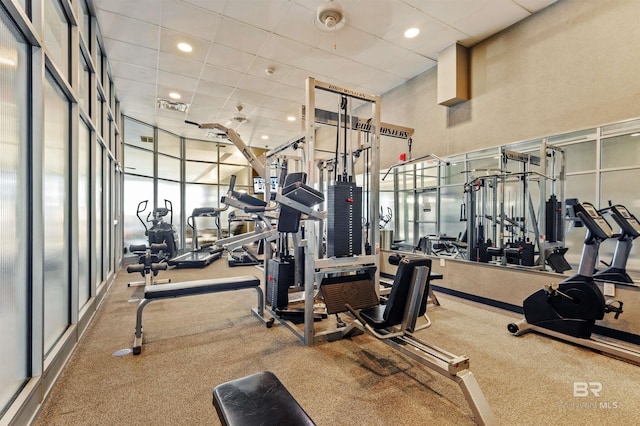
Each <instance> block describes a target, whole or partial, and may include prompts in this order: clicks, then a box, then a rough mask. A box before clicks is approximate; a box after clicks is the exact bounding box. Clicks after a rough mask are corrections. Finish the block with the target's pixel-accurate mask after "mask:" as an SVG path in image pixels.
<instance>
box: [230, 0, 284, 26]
mask: <svg viewBox="0 0 640 426" xmlns="http://www.w3.org/2000/svg"><path fill="white" fill-rule="evenodd" d="M291 6H292V4H291V2H290V1H289V0H260V1H247V0H244V1H238V0H234V1H230V2H229V3H228V4H227V8H226V9H225V11H224V14H225V16H228V17H230V18H233V19H235V20H237V21H242V22H246V23H248V24H250V25H253V26H254V27H257V28H262V29H264V30H267V31H269V32H271V31H273V30H274V29H275V28H276V26H277V25H278V23H279V22H280V20H281V19H282V17H283V16H285V15H286V13H287V11H288V10H289V7H291Z"/></svg>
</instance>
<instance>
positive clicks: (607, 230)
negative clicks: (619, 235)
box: [575, 203, 613, 240]
mask: <svg viewBox="0 0 640 426" xmlns="http://www.w3.org/2000/svg"><path fill="white" fill-rule="evenodd" d="M575 208H576V214H577V215H578V217H579V218H580V219H581V220H582V222H583V223H584V224H585V226H586V227H587V228H588V229H589V231H591V234H593V236H594V237H596V238H598V239H601V240H606V239H607V238H611V236H612V235H613V229H611V225H609V222H607V221H606V219H605V218H604V217H602V215H601V214H600V213H599V212H598V210H597V209H596V208H595V207H594V206H593V204H590V203H581V204H577V205H576V206H575Z"/></svg>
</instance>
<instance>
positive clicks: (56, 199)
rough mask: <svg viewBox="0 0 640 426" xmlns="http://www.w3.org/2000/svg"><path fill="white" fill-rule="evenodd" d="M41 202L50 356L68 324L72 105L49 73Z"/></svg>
mask: <svg viewBox="0 0 640 426" xmlns="http://www.w3.org/2000/svg"><path fill="white" fill-rule="evenodd" d="M44 95H45V96H44V153H43V167H42V175H43V182H42V193H43V197H42V203H43V212H42V213H43V215H44V217H45V219H46V220H45V221H44V238H43V239H42V240H43V242H44V256H45V260H44V262H45V270H44V350H45V353H48V352H49V350H51V348H52V347H53V345H54V344H55V342H56V341H57V340H58V338H59V337H60V336H61V335H62V333H63V332H64V331H65V330H66V328H67V325H68V324H69V279H68V270H67V269H68V268H67V263H68V258H67V241H66V238H65V235H66V229H67V228H66V227H67V223H66V220H65V217H66V216H67V215H66V205H67V193H68V190H67V189H68V186H67V173H66V171H67V170H68V169H69V164H68V145H69V127H68V123H69V102H68V101H67V99H66V98H65V95H64V93H63V92H62V90H61V89H60V88H59V87H58V85H57V84H56V83H55V81H54V80H53V78H52V77H51V76H50V75H49V73H47V78H46V80H45V85H44Z"/></svg>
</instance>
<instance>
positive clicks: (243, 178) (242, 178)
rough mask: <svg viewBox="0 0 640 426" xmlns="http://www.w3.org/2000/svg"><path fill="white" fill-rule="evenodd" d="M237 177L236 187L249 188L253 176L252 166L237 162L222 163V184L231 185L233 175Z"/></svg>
mask: <svg viewBox="0 0 640 426" xmlns="http://www.w3.org/2000/svg"><path fill="white" fill-rule="evenodd" d="M232 175H234V176H235V177H236V189H238V190H240V189H248V188H249V186H250V185H249V179H250V178H251V168H250V167H249V166H239V165H236V164H220V184H221V185H229V183H230V182H231V176H232Z"/></svg>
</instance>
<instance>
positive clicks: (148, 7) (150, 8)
mask: <svg viewBox="0 0 640 426" xmlns="http://www.w3.org/2000/svg"><path fill="white" fill-rule="evenodd" d="M94 4H95V6H96V9H98V20H101V19H102V15H101V10H106V11H109V12H113V13H118V14H120V15H123V16H128V17H130V18H135V19H139V20H142V21H145V22H150V23H152V24H156V25H158V24H159V23H160V8H159V7H158V1H157V0H136V1H131V0H94Z"/></svg>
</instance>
